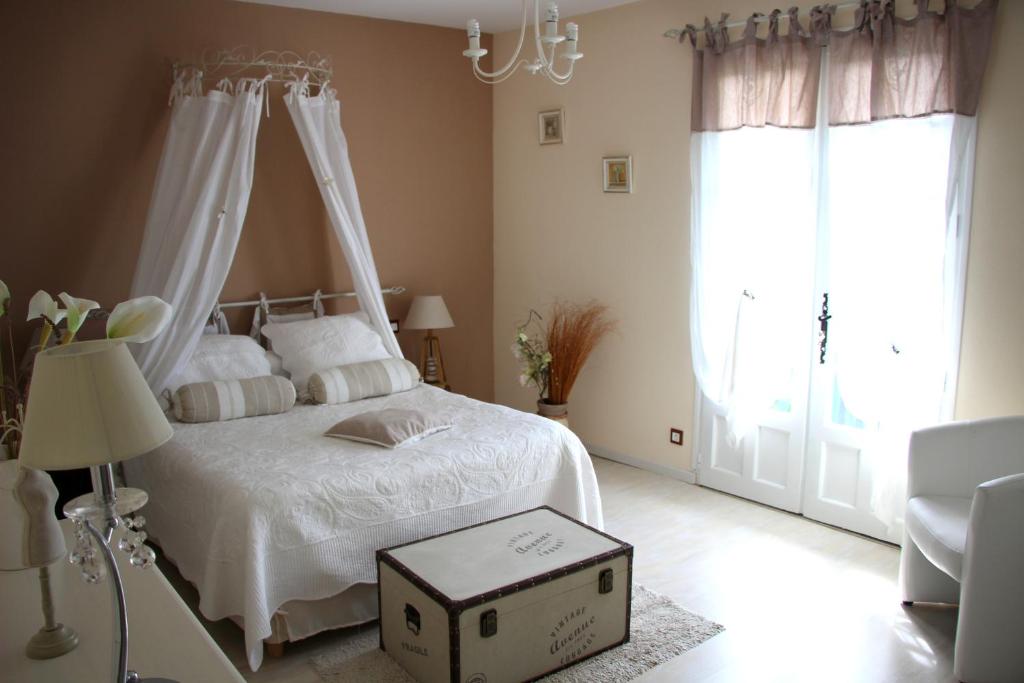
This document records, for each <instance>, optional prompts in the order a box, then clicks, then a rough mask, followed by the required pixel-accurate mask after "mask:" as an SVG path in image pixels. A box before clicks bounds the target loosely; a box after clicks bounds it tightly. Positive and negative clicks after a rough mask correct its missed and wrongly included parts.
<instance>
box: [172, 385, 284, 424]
mask: <svg viewBox="0 0 1024 683" xmlns="http://www.w3.org/2000/svg"><path fill="white" fill-rule="evenodd" d="M293 405H295V386H294V385H293V384H292V383H291V382H289V381H288V380H287V379H285V378H284V377H277V376H275V375H266V376H265V377H253V378H251V379H232V380H225V381H218V382H196V383H195V384H186V385H185V386H183V387H180V388H179V389H178V390H177V391H176V392H175V393H174V417H176V418H178V420H179V421H181V422H219V421H223V420H233V419H235V418H237V417H253V416H255V415H274V414H276V413H283V412H286V411H288V410H290V409H291V407H292V406H293Z"/></svg>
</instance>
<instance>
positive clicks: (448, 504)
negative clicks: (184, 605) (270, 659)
mask: <svg viewBox="0 0 1024 683" xmlns="http://www.w3.org/2000/svg"><path fill="white" fill-rule="evenodd" d="M382 408H415V409H420V410H428V411H435V412H437V413H442V414H445V415H447V416H449V417H450V419H451V422H452V423H453V427H452V429H450V430H448V431H446V432H441V433H439V434H435V435H433V436H430V437H428V438H426V439H424V440H422V441H419V442H417V443H415V444H412V445H408V446H405V447H403V448H400V449H395V450H388V449H384V448H380V447H378V446H372V445H368V444H360V443H354V442H348V441H342V440H338V439H331V438H328V437H325V436H322V434H323V432H324V431H325V430H326V429H327V428H328V427H330V426H331V425H333V424H334V423H336V422H338V421H339V420H342V419H344V418H346V417H349V416H352V415H356V414H358V413H362V412H366V411H369V410H378V409H382ZM174 427H175V436H174V438H173V439H172V440H171V441H170V442H169V443H168V444H167V445H165V446H163V447H161V448H160V449H159V450H157V451H154V452H153V453H150V454H147V455H145V456H142V457H139V458H136V459H134V460H131V461H128V462H126V463H125V468H124V469H125V477H126V479H127V482H128V484H129V485H131V486H137V487H140V488H142V489H144V490H146V491H147V492H148V493H149V496H150V502H149V504H148V506H147V507H146V508H145V510H144V513H145V515H146V518H147V520H148V522H147V526H148V529H149V531H150V533H151V535H152V537H153V538H154V540H156V541H157V543H158V544H159V545H160V547H161V549H162V550H163V552H164V554H165V555H166V556H167V557H168V558H169V559H170V560H171V561H172V562H174V563H175V564H176V565H177V567H178V569H179V571H180V572H181V574H182V576H183V577H185V578H186V579H187V580H188V581H190V582H192V583H193V584H194V585H195V586H196V587H197V588H198V590H199V595H200V603H199V608H200V610H201V612H202V613H203V615H204V616H206V617H207V618H208V619H221V618H224V617H229V618H232V619H234V620H235V621H236V622H238V623H239V624H240V625H241V626H242V627H243V628H244V630H245V643H246V651H247V655H248V661H249V665H250V667H251V668H252V669H253V670H254V671H255V670H256V669H258V668H259V666H260V664H261V663H262V658H263V642H264V640H267V641H268V642H280V641H282V640H286V639H288V640H297V639H300V638H303V637H307V636H310V635H313V634H314V633H316V632H318V631H322V630H325V629H328V628H337V627H341V626H346V625H352V624H356V623H362V622H365V621H369V620H372V619H375V618H376V616H377V606H376V591H375V586H374V584H375V582H376V566H375V558H374V553H375V551H376V550H377V549H379V548H383V547H388V546H392V545H396V544H399V543H405V542H408V541H412V540H416V539H418V538H422V537H424V536H429V535H432V534H437V533H441V532H444V531H449V530H451V529H456V528H459V527H462V526H466V525H469V524H476V523H478V522H482V521H486V520H489V519H492V518H495V517H499V516H503V515H507V514H510V513H513V512H518V511H522V510H526V509H529V508H532V507H536V506H538V505H550V506H552V507H554V508H556V509H558V510H560V511H562V512H564V513H566V514H568V515H571V516H573V517H575V518H577V519H579V520H581V521H583V522H585V523H587V524H591V525H593V526H596V527H598V528H600V527H602V525H603V520H602V516H601V500H600V494H599V492H598V487H597V480H596V477H595V475H594V469H593V466H592V464H591V461H590V457H589V455H588V454H587V452H586V450H585V449H584V447H583V444H582V443H581V442H580V441H579V439H578V438H577V437H576V436H575V435H573V433H572V432H570V431H569V430H568V429H566V428H564V427H562V426H561V425H559V424H557V423H555V422H552V421H550V420H547V419H546V418H542V417H538V416H536V415H530V414H526V413H523V412H520V411H516V410H512V409H510V408H506V407H502V406H497V405H492V404H488V403H482V402H480V401H476V400H473V399H470V398H467V397H465V396H460V395H458V394H452V393H449V392H447V391H443V390H441V389H437V388H434V387H430V386H426V385H421V386H419V387H417V388H415V389H413V390H411V391H407V392H403V393H396V394H392V395H390V396H384V397H380V398H373V399H365V400H361V401H355V402H352V403H345V404H340V405H327V406H310V405H298V406H296V407H294V408H293V409H291V410H290V411H288V412H286V413H282V414H278V415H267V416H262V417H252V418H246V419H238V420H231V421H227V422H214V423H206V424H181V423H175V425H174Z"/></svg>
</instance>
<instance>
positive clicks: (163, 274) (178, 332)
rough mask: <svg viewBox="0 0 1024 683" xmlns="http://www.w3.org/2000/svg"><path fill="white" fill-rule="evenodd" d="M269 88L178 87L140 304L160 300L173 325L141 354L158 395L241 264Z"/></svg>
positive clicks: (138, 279) (136, 285) (147, 238)
mask: <svg viewBox="0 0 1024 683" xmlns="http://www.w3.org/2000/svg"><path fill="white" fill-rule="evenodd" d="M265 86H266V80H265V79H264V80H251V79H243V80H240V81H239V82H238V83H237V84H235V86H234V91H235V92H234V94H229V93H227V92H223V91H220V90H213V91H210V92H208V93H207V94H205V95H201V94H199V93H198V92H193V93H192V94H185V93H184V89H183V88H182V83H175V90H174V92H175V93H176V94H175V96H174V97H173V111H172V113H171V122H170V126H169V127H168V130H167V137H166V139H165V141H164V150H163V155H162V157H161V159H160V166H159V169H158V171H157V177H156V185H155V188H154V190H153V196H152V199H151V200H150V207H149V214H148V216H147V218H146V227H145V233H144V237H143V242H142V249H141V252H140V254H139V260H138V263H137V265H136V268H135V276H134V279H133V280H132V296H133V297H134V296H143V295H154V296H159V297H160V298H162V299H163V300H165V301H167V302H168V303H169V304H171V306H172V307H173V309H174V315H173V317H172V318H171V322H170V324H169V325H168V326H167V329H166V330H165V331H164V333H163V334H161V335H160V336H158V337H157V338H156V339H154V340H153V341H151V342H150V343H148V344H142V345H138V346H136V347H135V349H134V352H135V358H136V361H138V363H139V367H140V368H141V369H142V372H143V374H144V375H145V377H146V380H147V381H148V382H149V386H150V388H151V389H153V391H154V393H157V394H159V393H161V392H162V391H163V390H164V388H165V387H166V386H167V385H168V382H169V381H170V380H171V379H172V378H173V377H174V375H175V374H177V372H178V371H180V370H181V368H182V367H183V366H184V364H185V363H186V362H187V361H188V359H189V358H190V357H191V355H192V352H193V351H194V350H195V347H196V344H197V343H198V341H199V337H200V335H201V334H202V331H203V327H204V325H205V324H206V321H207V319H208V317H209V315H210V311H211V310H213V309H214V305H215V304H216V302H217V297H218V296H219V295H220V291H221V288H222V287H223V286H224V281H225V279H226V278H227V275H228V270H229V269H230V267H231V262H232V260H233V258H234V255H235V248H236V247H237V245H238V238H239V235H240V234H241V231H242V224H243V222H244V221H245V214H246V210H247V208H248V206H249V195H250V192H251V190H252V175H253V161H254V158H255V153H256V135H257V132H258V130H259V123H260V111H261V108H262V105H263V98H264V97H265V92H264V90H265Z"/></svg>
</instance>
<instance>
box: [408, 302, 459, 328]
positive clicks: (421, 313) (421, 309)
mask: <svg viewBox="0 0 1024 683" xmlns="http://www.w3.org/2000/svg"><path fill="white" fill-rule="evenodd" d="M446 327H455V323H454V322H453V321H452V316H451V315H449V313H448V307H447V306H445V305H444V298H443V297H440V296H418V297H416V298H414V299H413V300H412V306H410V307H409V314H408V315H407V316H405V328H406V329H407V330H441V329H444V328H446Z"/></svg>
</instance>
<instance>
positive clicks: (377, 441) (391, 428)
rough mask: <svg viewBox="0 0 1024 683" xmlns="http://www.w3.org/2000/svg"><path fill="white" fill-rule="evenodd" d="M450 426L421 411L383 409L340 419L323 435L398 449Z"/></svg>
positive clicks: (442, 420) (437, 416) (438, 418)
mask: <svg viewBox="0 0 1024 683" xmlns="http://www.w3.org/2000/svg"><path fill="white" fill-rule="evenodd" d="M451 426H452V423H451V422H450V421H448V420H447V419H446V418H444V417H441V416H439V415H431V414H428V413H424V412H422V411H420V410H404V409H401V408H386V409H384V410H373V411H370V412H368V413H361V414H359V415H355V416H353V417H350V418H348V419H347V420H342V421H341V422H339V423H338V424H336V425H334V426H333V427H331V428H330V429H328V430H327V431H326V432H324V436H333V437H335V438H338V439H348V440H349V441H359V442H361V443H369V444H373V445H375V446H383V447H384V448H401V447H402V446H405V445H408V444H411V443H415V442H417V441H419V440H420V439H424V438H426V437H428V436H430V435H431V434H436V433H438V432H443V431H444V430H446V429H451Z"/></svg>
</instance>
